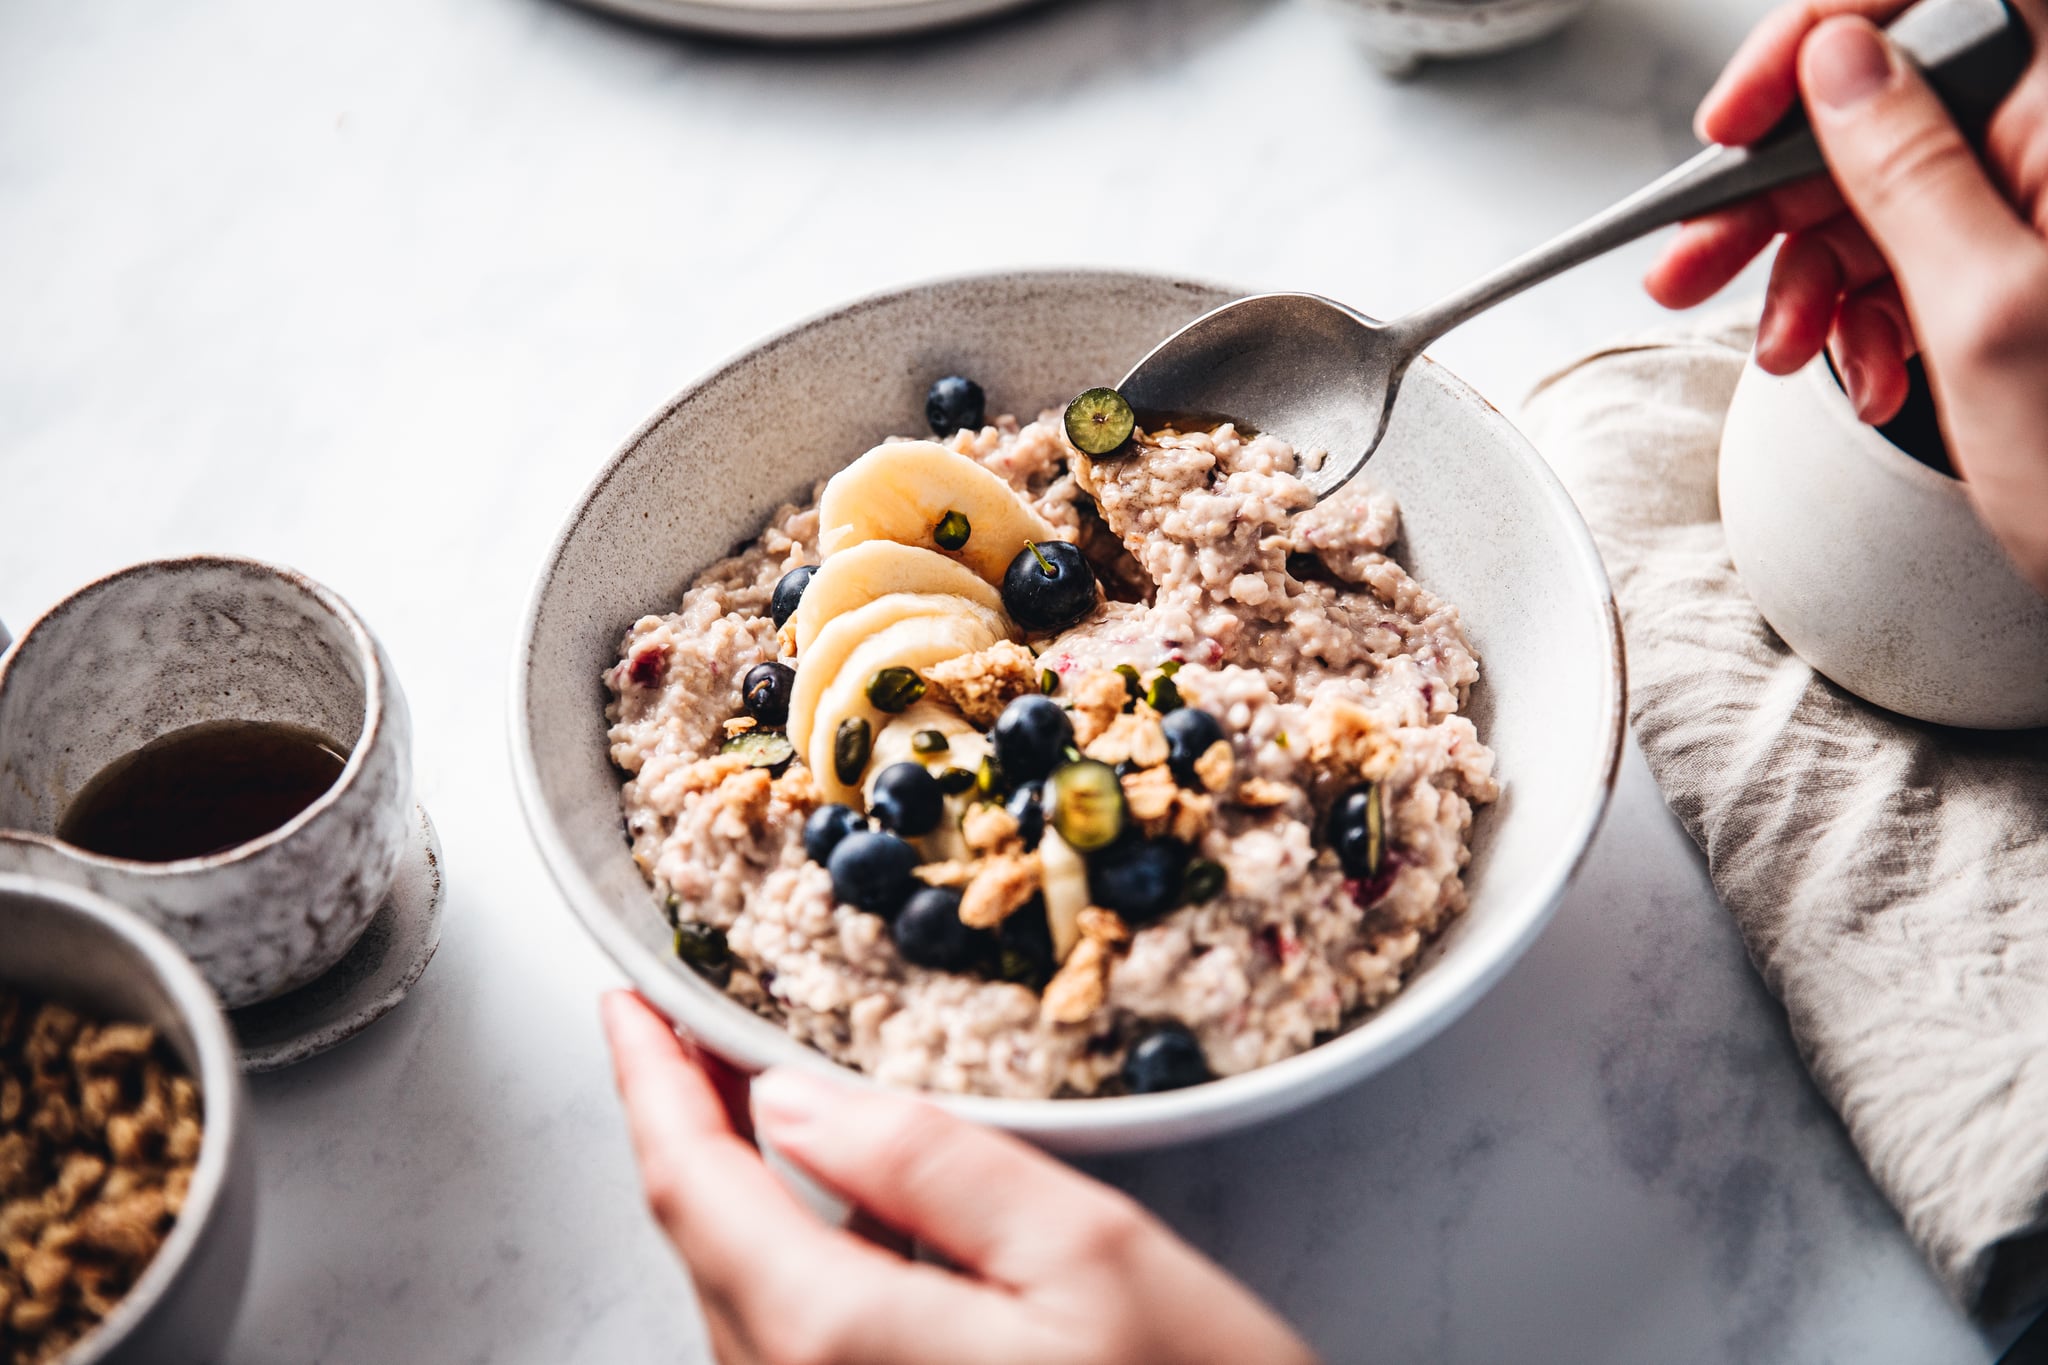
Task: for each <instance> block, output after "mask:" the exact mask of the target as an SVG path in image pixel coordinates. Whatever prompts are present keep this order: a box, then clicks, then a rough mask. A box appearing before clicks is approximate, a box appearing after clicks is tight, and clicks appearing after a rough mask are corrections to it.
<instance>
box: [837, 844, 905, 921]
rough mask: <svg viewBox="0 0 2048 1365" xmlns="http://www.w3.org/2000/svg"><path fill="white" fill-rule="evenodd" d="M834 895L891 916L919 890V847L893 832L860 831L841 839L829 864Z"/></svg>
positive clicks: (884, 916)
mask: <svg viewBox="0 0 2048 1365" xmlns="http://www.w3.org/2000/svg"><path fill="white" fill-rule="evenodd" d="M827 866H828V867H830V868H831V869H832V894H833V895H835V896H837V897H838V898H839V899H840V900H842V901H845V902H846V903H847V904H848V905H850V906H852V907H853V908H854V909H856V910H865V911H867V912H868V913H869V914H870V915H880V916H882V917H883V918H885V919H886V918H888V917H889V916H890V915H893V914H895V913H896V912H897V911H898V910H900V909H902V908H903V902H905V901H906V900H909V899H910V893H911V892H913V891H915V890H916V889H917V879H916V878H915V877H913V876H911V875H910V874H911V871H912V869H914V868H915V867H916V866H917V850H916V849H914V848H912V847H911V846H910V845H909V844H906V843H904V842H903V841H902V840H901V839H899V838H897V837H896V836H895V835H893V834H879V833H876V832H874V831H872V830H859V831H856V832H855V833H852V834H849V835H847V836H846V837H845V838H844V839H841V840H840V841H839V847H837V848H835V849H833V850H832V858H831V860H830V862H829V863H828V864H827Z"/></svg>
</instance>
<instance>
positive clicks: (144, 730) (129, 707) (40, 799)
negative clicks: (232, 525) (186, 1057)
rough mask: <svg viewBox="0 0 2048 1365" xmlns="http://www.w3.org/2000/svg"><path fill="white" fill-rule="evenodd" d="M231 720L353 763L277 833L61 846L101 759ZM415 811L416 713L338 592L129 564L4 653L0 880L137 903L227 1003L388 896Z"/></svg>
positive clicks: (219, 564) (254, 565)
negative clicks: (113, 854) (166, 844)
mask: <svg viewBox="0 0 2048 1365" xmlns="http://www.w3.org/2000/svg"><path fill="white" fill-rule="evenodd" d="M225 720H255V721H279V722H285V723H289V724H293V725H299V726H304V727H306V728H308V729H312V730H316V731H318V732H320V733H321V734H323V735H326V736H327V737H328V738H330V739H332V740H333V741H335V742H336V743H337V744H338V745H341V746H344V747H346V748H347V749H348V751H349V758H348V766H347V767H346V768H344V769H343V770H342V774H341V776H340V777H339V778H338V779H336V781H335V783H334V785H333V786H332V787H330V788H328V790H327V791H326V792H325V793H324V794H322V795H321V797H320V798H319V799H318V800H317V801H315V802H314V803H313V804H312V805H310V806H308V807H307V808H306V809H305V810H304V811H301V812H300V813H299V814H298V815H297V816H295V817H293V818H292V819H291V820H289V821H287V822H286V823H284V824H283V825H281V826H279V827H278V828H277V829H275V830H272V831H271V832H270V833H269V834H266V835H264V836H263V837H262V838H260V839H253V840H251V841H250V842H248V843H245V844H240V845H237V846H236V847H234V848H231V849H228V850H226V851H225V852H221V853H215V854H210V855H208V856H206V857H203V858H185V859H181V860H179V861H176V862H163V863H148V862H136V861H133V860H130V859H126V858H109V857H103V856H101V855H99V854H96V853H89V852H87V851H85V850H83V849H80V848H75V847H73V846H72V845H70V844H67V843H64V842H62V841H61V840H59V839H58V838H57V837H56V831H57V827H58V824H59V822H60V821H61V819H62V818H63V815H64V811H65V809H66V808H67V807H68V806H69V805H70V804H71V801H72V798H74V797H75V796H77V795H78V792H79V790H80V789H81V788H83V787H84V786H85V785H86V783H88V782H89V781H91V780H92V778H93V777H94V776H95V775H97V774H98V773H99V772H100V771H101V770H102V769H103V768H105V767H106V766H107V765H108V764H109V763H112V762H113V761H114V760H115V759H118V758H122V757H124V756H126V755H128V754H130V753H133V752H134V751H135V750H137V749H139V748H141V747H142V746H143V745H145V744H147V743H149V742H150V741H151V740H153V739H156V738H158V737H159V736H162V735H165V734H168V733H170V732H171V731H173V730H181V729H184V728H185V727H187V726H191V725H199V724H202V723H205V722H209V721H225ZM412 821H413V806H412V723H411V721H410V719H409V718H408V716H407V713H406V707H405V697H404V695H403V694H402V693H401V692H400V691H399V689H398V681H397V679H396V677H395V676H394V675H393V673H392V670H391V664H390V661H389V660H387V659H386V658H385V657H384V651H383V649H382V647H381V646H379V645H378V643H377V641H376V639H375V638H374V637H372V636H371V634H370V632H369V628H368V627H366V626H365V625H364V624H363V623H362V621H361V620H360V619H359V618H358V617H357V616H356V614H355V612H354V611H352V610H351V609H350V608H349V606H348V604H347V603H345V602H343V601H342V600H341V599H340V598H339V597H337V596H335V595H334V594H333V593H332V592H329V591H328V590H327V589H326V588H323V587H321V586H320V585H319V584H317V583H315V582H313V581H312V580H311V579H308V578H306V577H305V576H304V575H302V574H298V573H295V572H293V571H292V570H290V569H283V568H278V567H277V566H275V565H270V564H261V563H258V562H256V561H255V560H249V559H230V558H221V557H214V556H196V555H195V556H191V557H188V558H184V559H166V560H158V561H154V562H151V563H147V564H137V565H135V566H134V567H132V568H128V569H123V570H121V571H120V572H119V573H115V574H110V575H109V576H107V577H105V578H102V579H100V580H98V581H97V582H95V583H91V584H89V585H87V586H86V587H84V588H81V589H80V590H79V591H78V592H76V593H74V594H72V595H71V596H70V597H68V598H66V599H65V600H64V601H62V602H60V603H58V604H57V605H56V606H55V607H52V608H51V609H50V611H49V612H48V613H47V614H46V615H44V616H43V618H42V619H41V620H39V621H37V622H36V623H35V624H34V625H32V626H30V627H29V628H28V629H27V630H25V631H23V632H22V636H21V639H19V640H18V641H16V642H15V644H14V648H13V649H12V650H11V651H10V652H9V653H8V654H7V655H6V657H5V658H4V659H0V872H11V871H18V872H28V873H33V874H34V875H36V876H40V877H47V878H50V879H53V880H56V881H62V882H69V883H71V884H72V885H74V886H84V887H88V888H90V889H91V890H94V891H97V892H99V893H100V894H101V895H104V896H106V897H108V898H109V899H111V900H114V901H117V902H119V903H120V904H122V905H125V906H127V907H128V908H129V909H131V910H134V911H136V912H137V913H139V914H141V915H142V916H143V917H144V918H145V919H147V920H149V921H150V922H151V923H152V924H155V925H156V926H157V927H158V928H160V929H162V930H163V931H164V932H165V933H167V934H169V935H170V936H171V938H172V939H173V940H175V941H176V942H177V944H178V946H179V947H181V948H183V949H184V950H185V951H186V952H187V953H189V954H191V956H192V959H193V961H195V962H196V963H198V965H199V970H200V971H201V972H202V973H204V974H205V976H206V979H207V980H208V981H210V982H211V983H212V984H213V988H214V990H216V991H218V992H219V993H220V997H221V999H222V1000H223V1001H225V1002H226V1004H227V1005H228V1007H229V1008H235V1007H237V1006H241V1005H247V1004H250V1003H252V1002H254V1001H257V1000H263V999H267V998H268V997H270V996H273V995H277V994H279V993H281V992H284V991H288V990H292V989H294V988H295V987H298V986H302V985H304V984H305V983H307V982H308V981H311V980H312V979H313V978H314V977H316V976H318V975H320V973H322V972H324V971H326V970H327V969H328V968H329V967H331V966H333V965H334V964H335V963H336V962H337V961H339V960H340V959H341V956H342V954H344V953H346V952H347V951H348V950H349V948H350V947H351V946H352V945H353V944H354V943H355V941H356V939H357V938H358V937H360V936H361V934H362V932H363V930H364V928H365V927H366V926H367V925H368V924H369V922H370V919H371V917H372V916H373V915H375V914H376V912H377V907H378V906H379V905H380V904H382V902H383V899H384V893H385V892H386V891H387V890H388V889H389V888H390V886H391V878H392V875H393V873H394V872H395V871H396V869H397V866H398V859H399V855H400V854H401V853H402V852H403V851H404V849H405V842H406V837H407V836H408V835H409V834H410V833H411V831H412Z"/></svg>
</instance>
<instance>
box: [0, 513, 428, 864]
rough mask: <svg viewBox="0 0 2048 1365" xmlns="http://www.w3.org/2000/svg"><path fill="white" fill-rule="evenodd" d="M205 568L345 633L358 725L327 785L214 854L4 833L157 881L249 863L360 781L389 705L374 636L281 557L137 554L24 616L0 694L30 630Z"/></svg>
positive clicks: (337, 598) (2, 671) (3, 666)
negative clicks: (151, 580)
mask: <svg viewBox="0 0 2048 1365" xmlns="http://www.w3.org/2000/svg"><path fill="white" fill-rule="evenodd" d="M208 569H221V570H228V571H231V572H234V573H241V574H247V575H250V576H252V577H258V578H269V579H272V580H275V581H277V582H281V583H283V584H285V585H286V586H288V587H290V588H292V589H294V590H295V591H297V592H299V593H300V594H301V595H303V597H304V598H305V599H306V600H307V602H308V603H309V604H310V605H312V606H316V607H318V608H319V609H320V610H321V611H324V612H326V613H327V615H328V616H329V617H330V618H332V619H333V620H334V621H335V622H336V623H337V624H339V625H340V626H341V628H342V630H343V631H344V632H345V633H346V634H347V635H348V638H349V643H350V645H351V647H352V648H353V650H354V652H355V657H356V660H357V662H358V663H359V664H361V666H362V670H363V705H362V728H361V729H360V730H359V731H358V732H357V734H356V742H355V743H354V744H352V745H351V746H349V751H348V757H347V758H346V759H345V760H344V762H343V764H342V769H341V772H340V773H338V774H336V776H335V779H334V781H333V782H331V783H329V784H328V787H327V790H325V791H323V792H321V793H320V795H318V796H316V797H314V798H313V801H312V803H311V804H310V805H308V806H307V807H306V808H305V809H304V810H302V811H300V812H299V813H298V814H296V815H294V816H293V817H292V818H291V819H289V820H287V821H285V822H284V823H283V824H281V825H279V826H277V827H276V828H274V829H270V830H266V831H264V832H263V833H262V834H259V835H257V836H256V837H255V838H253V839H245V840H244V841H242V842H241V843H239V844H234V845H231V846H229V847H227V848H223V849H219V850H217V851H215V852H213V853H202V854H199V855H198V856H196V857H189V858H167V859H164V860H162V861H160V862H151V861H148V860H146V859H141V858H123V857H118V856H116V855H114V854H111V853H99V852H96V851H94V850H93V849H89V848H84V847H82V846H80V845H78V844H74V843H71V842H69V841H68V840H65V839H61V838H59V837H58V836H57V834H56V833H55V832H54V831H52V832H51V833H48V834H44V833H42V832H40V831H37V830H25V829H10V830H5V831H0V833H4V834H5V836H6V837H7V838H9V839H14V840H22V841H26V842H30V843H37V844H44V845H47V846H48V847H50V848H51V849H53V850H54V851H56V852H57V853H60V854H62V855H63V856H65V857H68V858H70V859H72V860H73V861H75V862H78V863H81V864H84V865H85V866H87V867H104V868H110V869H114V870H117V871H120V872H122V873H124V874H126V875H128V876H131V877H140V878H145V879H149V880H161V879H167V878H171V877H181V876H185V875H187V874H189V873H193V872H204V871H211V870H212V869H215V868H222V867H232V866H234V865H235V864H237V863H244V862H248V861H250V860H252V859H254V858H256V857H257V856H258V855H260V854H262V853H264V852H266V851H268V850H269V849H272V848H275V847H276V846H278V845H279V844H282V843H284V842H285V841H286V840H288V839H291V838H292V837H293V836H295V835H296V834H298V832H299V831H300V830H302V829H304V828H306V827H307V826H308V825H311V824H312V823H314V822H315V821H316V820H319V819H321V818H322V817H323V816H325V815H326V814H327V812H328V811H330V810H332V809H334V807H336V806H337V805H340V804H341V803H342V802H343V801H344V800H346V799H347V798H348V796H349V794H350V793H351V792H352V791H354V789H355V788H356V787H357V786H359V785H360V784H361V782H362V776H363V770H364V768H366V767H367V766H368V765H369V762H370V755H371V754H372V753H373V752H374V751H375V750H376V749H377V747H378V746H379V745H381V744H382V743H383V742H384V735H385V731H386V729H387V728H388V727H387V724H386V712H387V710H388V704H387V699H386V695H385V694H386V692H387V691H388V688H387V686H386V679H385V676H384V660H383V656H382V655H381V654H380V653H379V652H378V649H377V638H376V637H375V636H374V635H372V634H371V633H370V628H369V626H368V625H366V624H364V622H363V618H362V617H360V616H358V615H356V612H355V608H353V607H351V606H350V605H349V604H348V603H347V602H346V601H344V600H343V598H342V596H341V594H339V593H337V592H335V591H334V589H332V588H330V587H328V586H327V585H326V584H324V583H322V582H320V581H319V580H317V579H315V578H313V577H311V576H309V575H307V574H303V573H301V572H299V571H298V570H297V569H294V568H291V567H289V566H287V565H283V564H273V563H271V562H270V561H268V560H263V559H252V558H250V557H248V556H246V555H216V554H192V555H172V556H169V557H166V558H163V559H144V560H139V561H137V562H136V563H134V564H129V565H127V566H125V567H123V568H119V569H114V570H111V571H109V572H107V573H103V574H101V575H100V576H99V577H97V578H95V579H93V580H92V581H90V582H88V583H84V584H81V585H80V586H79V587H77V588H74V589H73V590H72V591H70V592H68V593H66V594H64V596H63V597H61V598H59V599H58V600H57V601H56V602H54V603H52V604H51V605H50V607H49V608H48V609H47V610H46V611H44V612H43V613H42V614H40V615H39V616H37V617H36V618H35V619H34V620H33V621H30V622H29V623H28V625H27V626H26V627H25V628H24V629H23V630H22V632H21V635H20V637H19V638H17V639H16V640H15V641H14V645H13V646H12V647H11V648H9V649H7V650H6V651H4V652H0V694H4V692H5V690H6V687H7V683H8V681H9V680H10V679H11V678H12V677H13V673H14V668H15V665H17V664H19V663H20V662H21V661H22V660H23V659H24V658H26V657H27V656H28V646H29V644H30V642H31V641H33V640H34V639H35V637H36V632H37V631H40V630H44V629H54V628H56V627H57V626H59V625H61V624H62V623H63V618H64V617H65V616H66V615H67V614H68V613H70V612H73V611H76V610H78V609H79V608H80V607H81V606H82V605H83V604H85V603H86V602H87V601H88V600H89V599H91V598H94V597H97V596H99V595H100V594H101V593H106V592H112V591H114V590H115V589H116V588H118V587H119V586H120V585H121V584H122V583H123V582H125V581H126V580H128V579H130V578H140V577H143V576H145V575H147V576H154V577H169V576H171V575H175V574H180V573H189V572H193V571H195V570H208ZM166 733H172V732H169V731H167V732H166ZM159 738H161V736H159ZM116 761H118V760H116ZM97 776H98V774H97V773H96V774H94V777H97ZM92 780H93V779H92V778H87V779H86V781H87V784H88V785H89V784H90V783H91V782H92ZM60 823H61V817H60Z"/></svg>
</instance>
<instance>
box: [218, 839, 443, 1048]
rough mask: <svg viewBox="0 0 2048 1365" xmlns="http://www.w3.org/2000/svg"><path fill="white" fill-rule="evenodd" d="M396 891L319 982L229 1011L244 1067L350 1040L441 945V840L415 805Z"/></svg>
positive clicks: (398, 995) (393, 1002) (387, 1007)
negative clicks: (411, 830)
mask: <svg viewBox="0 0 2048 1365" xmlns="http://www.w3.org/2000/svg"><path fill="white" fill-rule="evenodd" d="M413 815H414V819H415V821H416V823H415V825H414V828H413V835H412V841H411V843H410V844H409V845H408V846H407V848H406V851H405V855H404V856H403V857H402V858H400V859H399V862H398V876H397V877H396V878H395V879H394V880H393V881H392V883H391V891H390V894H389V895H387V896H385V898H384V904H383V907H382V908H381V909H379V910H378V911H377V914H376V916H375V917H374V918H372V919H371V921H370V927H369V928H367V929H365V930H363V936H362V937H361V938H360V939H357V940H356V946H355V947H353V948H351V949H349V950H348V955H347V956H346V957H344V958H342V960H341V961H339V962H337V963H335V964H334V966H333V967H331V968H329V969H328V971H327V972H326V973H325V974H324V975H322V976H321V977H319V978H318V979H317V980H315V981H312V982H309V983H307V984H306V985H304V986H301V987H299V988H298V989H297V990H295V991H291V992H289V993H287V994H285V995H280V996H278V997H277V998H275V999H273V1000H262V1001H258V1002H257V1003H256V1004H253V1005H245V1006H244V1007H242V1008H241V1009H238V1010H234V1011H232V1012H230V1013H229V1015H228V1020H229V1022H230V1023H232V1024H233V1025H234V1029H235V1037H236V1038H237V1039H238V1040H239V1041H240V1043H241V1053H242V1070H243V1071H244V1072H246V1073H248V1074H251V1075H254V1074H256V1073H259V1072H264V1071H275V1070H277V1069H278V1068H279V1067H286V1066H291V1065H292V1064H294V1063H295V1062H303V1061H305V1060H306V1059H307V1058H308V1057H312V1056H316V1055H318V1054H319V1053H322V1052H325V1051H327V1050H328V1049H329V1048H331V1047H335V1046H338V1045H339V1044H341V1043H345V1042H347V1041H348V1040H349V1039H351V1038H353V1037H355V1036H356V1035H357V1034H358V1033H361V1032H362V1031H363V1030H364V1029H366V1028H368V1027H369V1026H370V1025H372V1024H374V1023H376V1022H377V1021H378V1020H379V1019H381V1018H383V1017H384V1016H385V1015H386V1014H389V1013H390V1012H391V1011H392V1010H393V1009H394V1008H395V1007H396V1006H397V1004H398V1002H399V1001H401V1000H403V999H405V995H406V992H407V991H409V990H411V989H412V983H413V982H415V981H417V980H419V979H420V973H421V972H424V971H425V970H426V969H427V963H428V962H430V961H432V960H433V956H434V949H436V948H438V947H440V946H441V893H442V887H441V841H440V839H439V838H438V837H437V836H436V835H435V833H434V822H433V821H432V820H430V819H428V818H427V811H426V807H424V806H415V807H414V808H413Z"/></svg>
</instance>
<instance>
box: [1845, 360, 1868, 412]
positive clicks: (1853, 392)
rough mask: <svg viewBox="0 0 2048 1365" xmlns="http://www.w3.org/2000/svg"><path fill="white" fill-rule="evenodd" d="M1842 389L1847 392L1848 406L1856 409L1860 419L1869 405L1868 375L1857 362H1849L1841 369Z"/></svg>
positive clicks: (1861, 364)
mask: <svg viewBox="0 0 2048 1365" xmlns="http://www.w3.org/2000/svg"><path fill="white" fill-rule="evenodd" d="M1841 369H1842V387H1843V388H1844V389H1846V390H1847V391H1848V394H1849V406H1850V407H1852V408H1854V409H1856V415H1857V416H1858V417H1861V416H1862V415H1863V413H1864V410H1865V409H1866V408H1867V407H1868V406H1869V404H1870V373H1869V371H1867V370H1866V369H1864V367H1863V363H1862V362H1861V361H1858V360H1851V361H1849V362H1847V363H1846V364H1844V365H1843V366H1842V367H1841Z"/></svg>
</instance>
